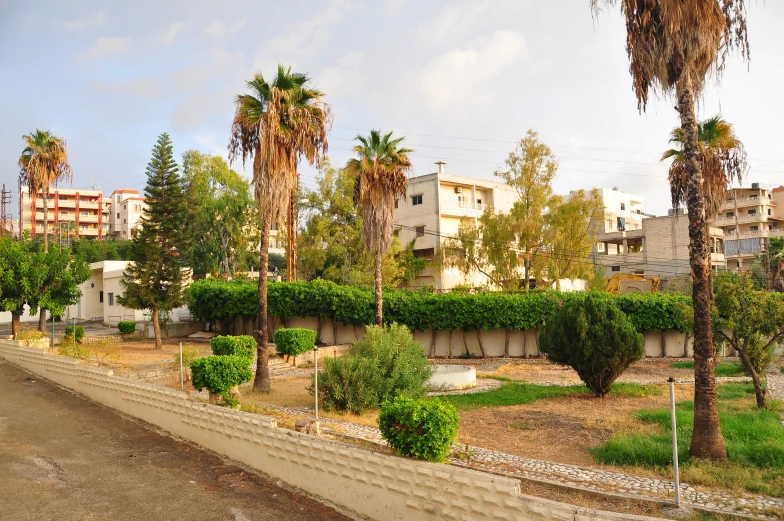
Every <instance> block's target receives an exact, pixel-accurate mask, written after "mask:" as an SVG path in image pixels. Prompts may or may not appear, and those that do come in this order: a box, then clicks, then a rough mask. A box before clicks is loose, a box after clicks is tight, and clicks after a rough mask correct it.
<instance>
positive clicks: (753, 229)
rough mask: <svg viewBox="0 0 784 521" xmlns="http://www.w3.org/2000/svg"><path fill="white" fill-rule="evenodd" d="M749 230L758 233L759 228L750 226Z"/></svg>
mask: <svg viewBox="0 0 784 521" xmlns="http://www.w3.org/2000/svg"><path fill="white" fill-rule="evenodd" d="M750 229H751V231H753V232H756V231H759V226H752V227H751V228H750Z"/></svg>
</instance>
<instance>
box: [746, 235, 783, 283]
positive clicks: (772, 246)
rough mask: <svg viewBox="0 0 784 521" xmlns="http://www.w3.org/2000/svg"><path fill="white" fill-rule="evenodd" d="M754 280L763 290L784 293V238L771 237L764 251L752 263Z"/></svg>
mask: <svg viewBox="0 0 784 521" xmlns="http://www.w3.org/2000/svg"><path fill="white" fill-rule="evenodd" d="M751 271H752V273H754V279H755V280H756V281H757V282H758V285H759V286H760V287H761V288H762V289H770V290H771V291H776V292H778V293H782V292H784V237H771V238H770V239H768V246H767V248H765V250H764V251H761V252H759V253H757V254H756V255H755V256H754V260H753V261H752V263H751Z"/></svg>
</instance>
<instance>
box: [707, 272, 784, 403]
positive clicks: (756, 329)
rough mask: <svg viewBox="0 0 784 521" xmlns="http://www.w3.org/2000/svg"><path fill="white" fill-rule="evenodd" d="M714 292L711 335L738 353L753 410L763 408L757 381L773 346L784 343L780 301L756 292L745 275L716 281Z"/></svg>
mask: <svg viewBox="0 0 784 521" xmlns="http://www.w3.org/2000/svg"><path fill="white" fill-rule="evenodd" d="M715 288H716V289H715V296H714V320H713V327H714V329H715V334H716V335H717V336H718V337H720V338H723V339H724V340H726V341H727V342H728V343H729V344H730V345H731V346H732V348H733V349H734V350H735V351H736V352H737V353H738V356H740V359H741V361H742V362H743V366H744V367H745V368H746V372H748V373H749V375H750V376H751V380H752V382H753V383H754V394H755V395H756V398H757V406H758V407H759V408H761V409H762V408H765V407H766V406H767V404H766V401H765V395H766V391H767V389H766V388H765V387H763V385H762V382H761V379H762V378H764V376H765V371H766V370H767V368H768V367H769V366H770V364H771V362H772V360H773V351H774V349H775V348H776V345H778V344H780V343H781V342H782V341H784V298H782V295H780V294H778V293H768V292H767V291H759V290H756V289H755V288H754V282H753V281H752V278H751V276H750V275H749V274H748V273H746V274H743V275H734V274H731V275H722V276H720V277H717V278H716V283H715Z"/></svg>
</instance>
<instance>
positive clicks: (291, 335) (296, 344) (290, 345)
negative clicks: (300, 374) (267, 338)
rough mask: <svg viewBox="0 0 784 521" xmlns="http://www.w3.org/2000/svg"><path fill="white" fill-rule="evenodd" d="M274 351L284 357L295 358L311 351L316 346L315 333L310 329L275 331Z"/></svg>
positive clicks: (297, 328) (294, 328) (296, 328)
mask: <svg viewBox="0 0 784 521" xmlns="http://www.w3.org/2000/svg"><path fill="white" fill-rule="evenodd" d="M274 338H275V349H276V350H277V351H278V353H282V354H284V355H290V356H297V355H301V354H302V353H307V352H308V351H312V350H313V347H315V345H316V332H315V331H313V330H312V329H303V328H299V327H292V328H288V329H278V330H277V331H275V337H274Z"/></svg>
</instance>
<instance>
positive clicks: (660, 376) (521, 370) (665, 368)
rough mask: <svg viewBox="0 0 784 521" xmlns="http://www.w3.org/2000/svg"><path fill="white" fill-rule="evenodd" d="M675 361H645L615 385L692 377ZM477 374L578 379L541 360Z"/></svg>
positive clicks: (531, 379) (540, 379)
mask: <svg viewBox="0 0 784 521" xmlns="http://www.w3.org/2000/svg"><path fill="white" fill-rule="evenodd" d="M675 361H677V359H663V360H658V359H654V360H650V359H649V360H645V361H641V362H637V363H636V364H634V365H632V366H631V367H630V368H629V369H627V370H626V372H624V373H623V375H621V377H620V378H619V379H618V381H619V382H639V381H652V380H660V381H661V382H666V381H667V379H668V378H669V377H670V376H672V377H673V378H675V379H676V380H679V379H686V378H693V377H694V370H693V369H674V368H672V367H670V364H672V363H674V362H675ZM478 374H479V375H496V376H506V377H507V378H513V379H515V380H525V381H526V382H530V383H551V382H563V383H580V377H579V376H577V372H575V371H574V369H572V368H571V367H567V366H563V365H556V364H551V363H549V362H547V361H545V360H542V361H541V362H522V363H510V364H506V365H503V366H501V367H500V368H499V369H498V370H497V371H493V372H484V371H481V370H479V371H478Z"/></svg>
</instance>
